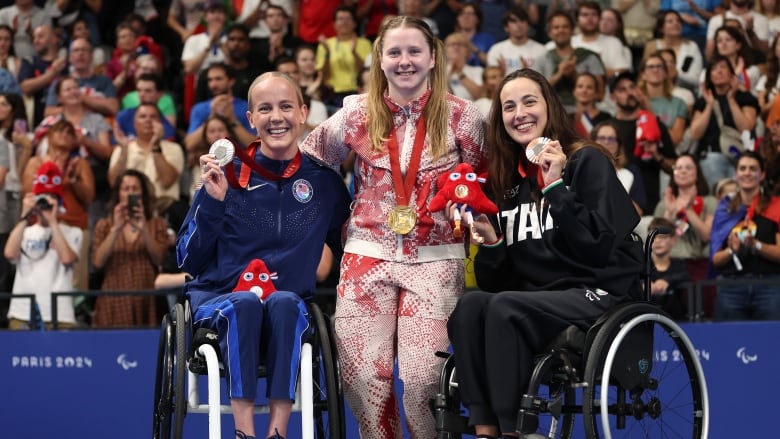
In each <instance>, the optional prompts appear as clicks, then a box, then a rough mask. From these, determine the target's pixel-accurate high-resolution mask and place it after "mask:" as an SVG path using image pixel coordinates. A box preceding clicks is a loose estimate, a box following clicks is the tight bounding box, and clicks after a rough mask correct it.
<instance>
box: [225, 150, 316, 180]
mask: <svg viewBox="0 0 780 439" xmlns="http://www.w3.org/2000/svg"><path fill="white" fill-rule="evenodd" d="M259 146H260V142H259V141H254V142H252V143H251V144H250V145H249V146H248V147H247V150H246V151H244V150H243V149H241V148H240V147H236V148H235V154H236V156H238V158H239V159H240V160H241V162H242V163H243V164H244V165H245V166H241V175H240V181H239V180H238V179H236V170H235V166H234V165H233V162H230V163H228V164H227V165H225V177H226V178H227V180H228V183H229V184H230V186H231V187H233V188H235V189H238V188H242V189H243V188H246V187H247V185H248V184H249V176H250V174H251V171H255V172H257V173H258V174H260V175H262V176H263V177H265V178H267V179H268V180H271V181H279V180H284V179H287V178H290V177H291V176H292V175H293V174H295V173H296V172H298V169H299V168H300V167H301V151H300V150H298V151H296V153H295V157H294V158H293V159H292V160H291V161H290V163H289V164H288V165H287V167H286V168H284V171H282V175H277V174H275V173H273V172H271V171H269V170H268V169H266V168H264V167H263V165H261V164H260V163H257V162H256V161H255V159H254V156H255V154H256V152H257V149H258V147H259Z"/></svg>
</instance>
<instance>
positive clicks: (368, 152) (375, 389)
mask: <svg viewBox="0 0 780 439" xmlns="http://www.w3.org/2000/svg"><path fill="white" fill-rule="evenodd" d="M372 56H373V60H372V64H371V72H370V73H371V79H370V85H369V91H368V93H367V94H364V95H358V96H350V97H348V98H346V99H345V100H344V107H343V108H342V109H341V110H339V111H338V112H337V113H336V114H334V115H333V116H332V117H331V118H330V119H328V120H327V121H326V122H324V123H323V124H321V125H320V126H319V127H317V128H316V129H315V130H314V131H313V132H312V133H311V134H310V135H309V136H308V137H307V138H306V140H305V142H304V143H303V145H302V149H303V151H304V152H305V153H307V154H309V155H311V156H313V157H315V158H317V159H319V160H322V161H324V162H325V163H327V164H328V165H330V166H332V167H337V166H339V165H340V164H341V163H342V161H343V160H344V158H345V157H346V156H347V154H348V153H349V151H350V150H352V151H354V152H355V153H356V155H357V161H356V163H355V169H354V171H355V181H356V184H355V201H354V203H353V207H352V215H351V217H350V219H349V221H348V223H347V231H346V244H345V249H344V250H345V254H344V257H343V259H342V262H341V279H340V282H339V287H338V300H337V303H336V319H335V321H336V343H337V347H338V351H339V355H340V358H339V360H340V362H341V371H342V376H343V379H344V385H345V391H346V396H347V400H348V402H349V405H350V407H351V408H352V410H353V412H354V414H355V417H356V418H357V420H358V423H359V425H360V434H361V437H363V438H401V437H402V429H401V423H400V416H399V409H398V404H397V403H396V397H395V392H394V389H393V366H394V363H395V359H396V356H397V358H398V370H399V377H400V379H401V380H402V381H403V382H404V411H405V413H406V418H407V424H406V425H407V427H408V429H409V431H410V433H411V436H412V437H413V438H421V439H422V438H425V439H429V438H432V437H434V436H435V434H436V433H435V428H434V423H433V417H432V416H431V413H430V410H429V408H428V399H429V398H430V397H431V396H433V395H434V394H435V392H436V383H437V380H438V373H439V370H440V366H441V360H440V359H438V358H436V357H435V356H434V353H435V352H436V351H437V350H446V349H447V346H448V344H449V341H448V338H447V328H446V324H447V319H448V318H449V315H450V313H451V312H452V310H453V308H454V306H455V303H456V302H457V300H458V298H459V297H460V296H461V294H462V292H463V285H464V279H463V277H464V268H463V259H464V257H465V254H464V246H463V242H462V241H461V240H459V239H458V240H456V239H455V238H454V237H453V233H452V227H451V225H450V223H449V222H448V220H447V217H446V216H445V214H444V213H443V212H436V213H433V214H432V213H431V212H430V211H429V210H428V208H427V206H428V203H429V202H430V200H431V198H432V197H433V196H434V195H435V193H436V190H437V187H436V184H435V182H436V179H437V178H438V177H439V175H441V174H442V173H444V172H447V171H449V170H450V169H451V168H453V167H454V166H455V165H456V164H458V163H461V162H467V163H470V164H471V165H472V166H473V167H474V169H477V170H480V169H483V168H484V167H485V166H484V165H485V163H484V161H485V151H484V148H483V140H484V118H483V117H482V115H481V114H480V112H479V111H478V110H477V109H476V107H475V106H474V105H473V104H472V103H470V102H468V101H464V100H463V99H460V98H457V97H455V96H452V95H450V94H448V93H447V81H446V72H445V62H444V58H443V47H442V45H441V42H440V41H438V40H437V39H436V38H435V37H434V36H433V34H432V33H431V31H430V28H429V27H428V26H427V25H426V24H425V23H424V22H423V21H421V20H418V19H414V18H410V17H396V18H393V19H392V20H390V21H389V22H388V23H387V24H386V25H385V26H384V27H383V28H382V30H381V32H380V34H379V36H378V38H377V43H376V44H375V46H374V50H373V55H372ZM407 175H408V176H409V178H408V179H406V178H404V177H406V176H407Z"/></svg>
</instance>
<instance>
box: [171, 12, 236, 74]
mask: <svg viewBox="0 0 780 439" xmlns="http://www.w3.org/2000/svg"><path fill="white" fill-rule="evenodd" d="M203 18H204V20H205V21H206V32H202V33H199V34H195V35H190V36H189V37H188V38H187V39H186V40H185V41H184V48H183V49H182V51H181V62H182V65H183V66H184V72H185V73H192V74H197V73H198V72H200V71H202V70H205V69H206V68H208V67H209V66H210V65H212V64H214V63H218V62H222V61H224V60H225V53H224V52H223V51H222V44H223V43H224V42H225V39H226V38H225V23H226V22H227V11H226V10H225V5H224V4H223V3H222V2H221V1H219V0H209V1H208V2H207V3H206V12H205V13H204V16H203Z"/></svg>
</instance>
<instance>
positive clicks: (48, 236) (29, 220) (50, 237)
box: [4, 161, 82, 330]
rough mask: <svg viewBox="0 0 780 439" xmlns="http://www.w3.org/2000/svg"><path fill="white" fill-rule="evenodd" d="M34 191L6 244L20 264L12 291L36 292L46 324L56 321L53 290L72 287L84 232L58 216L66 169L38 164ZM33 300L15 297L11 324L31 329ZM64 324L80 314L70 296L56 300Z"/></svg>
mask: <svg viewBox="0 0 780 439" xmlns="http://www.w3.org/2000/svg"><path fill="white" fill-rule="evenodd" d="M33 180H34V182H33V184H32V188H31V191H30V192H28V193H27V194H25V196H24V199H23V200H22V212H21V215H22V216H21V219H20V221H19V222H18V223H17V224H16V226H14V228H13V230H11V234H10V236H9V237H8V241H7V242H6V244H5V251H4V255H5V257H6V259H8V260H9V261H11V263H13V264H15V265H16V276H15V279H14V286H13V292H14V293H15V294H21V293H33V294H35V300H36V303H37V305H38V307H39V309H40V316H41V318H42V319H43V321H44V323H45V324H46V326H47V327H49V326H50V322H51V321H52V312H51V296H50V293H51V292H52V291H71V290H73V267H74V265H75V264H76V262H77V260H78V254H79V249H80V248H81V238H82V232H81V230H80V229H79V228H78V227H74V226H70V225H68V224H66V223H63V222H60V221H59V218H58V216H59V214H60V210H61V207H64V206H63V205H61V204H60V203H61V202H63V199H64V188H63V174H62V172H61V171H60V168H59V166H57V164H55V163H54V162H52V161H46V162H44V163H42V164H40V166H37V167H36V168H35V174H34V176H33ZM30 306H31V303H30V301H29V300H27V299H13V300H11V306H10V309H9V311H8V319H9V323H8V327H9V329H17V330H19V329H30V325H31V321H30V318H31V315H34V314H33V313H31V311H33V310H31V309H30ZM57 309H58V315H57V320H58V322H59V326H60V327H73V326H75V325H76V317H75V313H74V310H73V299H72V298H71V297H60V298H59V299H58V301H57Z"/></svg>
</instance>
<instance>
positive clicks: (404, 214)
mask: <svg viewBox="0 0 780 439" xmlns="http://www.w3.org/2000/svg"><path fill="white" fill-rule="evenodd" d="M415 224H417V214H416V213H415V212H414V209H412V208H411V207H409V206H396V207H394V208H393V210H391V211H390V214H388V215H387V225H388V226H390V230H392V231H393V232H395V233H397V234H399V235H406V234H407V233H409V232H411V231H412V229H414V226H415Z"/></svg>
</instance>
